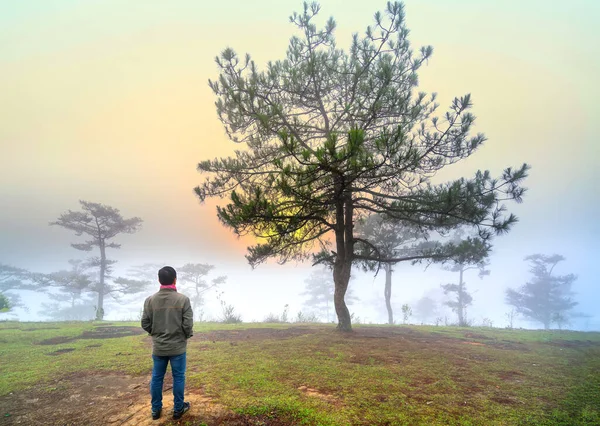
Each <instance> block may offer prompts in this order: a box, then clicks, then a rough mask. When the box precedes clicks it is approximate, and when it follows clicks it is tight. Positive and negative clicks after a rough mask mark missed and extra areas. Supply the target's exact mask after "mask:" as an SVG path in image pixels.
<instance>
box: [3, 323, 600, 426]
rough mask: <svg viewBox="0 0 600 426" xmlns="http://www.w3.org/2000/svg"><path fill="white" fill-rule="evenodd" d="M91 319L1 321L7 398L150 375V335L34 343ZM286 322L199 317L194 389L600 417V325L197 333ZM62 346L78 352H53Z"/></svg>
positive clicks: (478, 412) (274, 402)
mask: <svg viewBox="0 0 600 426" xmlns="http://www.w3.org/2000/svg"><path fill="white" fill-rule="evenodd" d="M95 325H99V324H95V323H61V324H57V323H0V396H2V395H6V394H8V393H9V392H18V391H23V390H25V389H27V388H28V387H31V386H34V385H36V386H42V387H43V386H45V383H50V380H51V379H52V378H53V377H55V376H56V375H57V374H61V375H68V374H69V373H76V372H81V371H94V372H95V371H111V370H112V371H120V372H126V373H128V374H131V375H149V373H150V370H151V363H152V361H151V358H150V356H149V355H150V347H149V343H150V342H149V338H148V337H147V336H145V335H139V336H129V337H122V338H112V339H98V340H96V339H83V338H78V339H77V340H74V341H71V342H66V343H61V344H58V345H49V346H44V345H40V344H39V342H40V341H42V340H44V339H49V338H55V337H59V336H63V337H67V338H74V337H77V336H80V335H81V334H82V333H83V332H85V331H90V330H93V329H94V327H95ZM114 325H115V326H117V325H118V326H121V325H122V326H134V327H138V324H137V323H114ZM49 327H59V328H58V329H48V328H49ZM290 327H292V326H291V325H289V324H235V325H222V324H206V323H200V324H197V325H196V326H195V331H194V333H195V334H196V338H195V339H193V340H192V341H191V342H190V344H189V346H188V374H187V387H188V389H191V388H198V389H201V390H202V392H203V393H204V394H205V395H206V396H209V397H211V398H212V400H213V401H215V402H216V403H218V404H221V405H223V406H225V407H227V408H228V409H229V410H231V412H233V413H236V414H237V415H239V416H243V417H245V418H249V419H260V421H261V422H263V424H291V425H294V424H297V425H344V424H355V425H386V424H388V425H395V424H428V425H434V424H440V425H446V424H448V425H482V424H485V425H512V424H514V425H534V424H547V425H554V424H556V425H595V424H600V333H580V332H553V331H551V332H548V331H524V330H503V329H483V328H456V327H433V326H395V327H373V326H357V327H355V329H356V333H352V334H350V335H345V334H340V333H338V332H336V331H335V329H334V327H333V326H329V325H327V326H325V325H324V326H310V327H309V330H308V331H307V332H306V334H299V335H298V334H295V335H289V336H279V335H273V336H269V335H263V334H261V335H260V336H258V335H253V336H252V335H251V336H250V337H249V338H235V337H233V336H231V339H226V340H223V339H222V338H221V339H219V338H216V339H214V341H213V340H212V339H208V340H207V339H202V338H201V337H202V335H203V333H207V332H219V333H221V332H222V333H226V332H230V333H231V332H235V331H237V332H238V333H242V332H243V330H247V329H259V328H260V329H264V328H271V329H275V330H278V331H282V332H284V333H285V332H286V330H287V329H288V328H290ZM32 329H33V330H32ZM26 330H27V331H26ZM263 331H264V330H263ZM205 336H206V335H205ZM225 336H226V337H227V336H229V335H225ZM98 344H100V345H101V346H100V347H90V345H98ZM67 348H73V349H75V350H74V351H72V352H68V353H63V354H61V355H59V356H49V355H48V354H49V353H50V352H54V351H57V350H60V349H67ZM48 390H49V391H51V389H48ZM269 422H272V423H269ZM277 422H278V423H277ZM190 424H194V423H190ZM200 424H201V423H195V425H200Z"/></svg>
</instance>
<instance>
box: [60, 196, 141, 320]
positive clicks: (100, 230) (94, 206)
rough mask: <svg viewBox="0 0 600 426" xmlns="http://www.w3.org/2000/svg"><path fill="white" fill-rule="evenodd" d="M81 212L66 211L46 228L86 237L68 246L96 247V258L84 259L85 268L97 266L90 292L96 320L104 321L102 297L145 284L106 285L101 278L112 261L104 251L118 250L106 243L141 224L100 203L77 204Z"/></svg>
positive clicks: (122, 280)
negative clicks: (95, 298)
mask: <svg viewBox="0 0 600 426" xmlns="http://www.w3.org/2000/svg"><path fill="white" fill-rule="evenodd" d="M79 203H80V204H81V210H82V211H72V210H68V211H67V212H66V213H63V214H61V215H60V216H59V218H58V219H57V220H56V221H55V222H51V223H50V225H56V226H60V227H62V228H65V229H68V230H71V231H73V232H75V235H77V236H81V235H84V234H85V235H86V236H88V237H90V239H88V240H87V241H85V242H83V243H74V244H71V246H73V248H75V249H77V250H82V251H86V252H89V251H91V250H92V249H93V248H94V247H97V248H98V250H99V252H100V256H99V257H92V258H91V259H89V260H88V265H89V266H93V267H98V268H99V270H100V279H99V281H98V282H97V283H96V284H94V285H92V286H90V289H92V291H94V292H96V293H97V294H98V302H97V303H98V304H97V306H96V319H97V320H102V319H103V318H104V296H105V295H107V294H111V293H115V292H117V293H131V292H137V291H140V290H142V289H143V287H144V286H145V283H142V282H139V281H137V280H130V279H127V278H118V279H116V280H114V284H116V285H112V286H111V285H109V284H107V283H106V282H105V279H106V277H107V275H108V273H109V272H110V265H111V264H113V263H114V261H112V260H110V259H108V258H107V257H106V249H107V248H113V249H118V248H120V247H121V245H120V244H117V243H115V242H110V241H111V240H112V239H113V238H115V237H116V236H117V235H119V234H132V233H134V232H137V231H138V230H139V229H140V227H141V224H142V219H140V218H138V217H133V218H130V219H125V218H124V217H123V216H122V215H121V213H120V212H119V210H118V209H116V208H114V207H110V206H106V205H104V204H99V203H91V202H89V201H79Z"/></svg>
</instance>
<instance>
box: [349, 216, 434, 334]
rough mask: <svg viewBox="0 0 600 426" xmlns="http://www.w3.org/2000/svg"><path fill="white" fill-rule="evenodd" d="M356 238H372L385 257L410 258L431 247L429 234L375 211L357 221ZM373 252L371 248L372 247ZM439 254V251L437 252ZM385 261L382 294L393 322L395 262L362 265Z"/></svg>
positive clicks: (373, 244) (368, 266)
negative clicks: (428, 239)
mask: <svg viewBox="0 0 600 426" xmlns="http://www.w3.org/2000/svg"><path fill="white" fill-rule="evenodd" d="M356 236H357V238H360V239H361V240H364V241H370V244H371V245H372V246H373V247H374V248H375V249H376V250H377V253H378V254H379V255H380V256H381V257H382V258H388V259H391V258H402V257H405V258H410V257H412V256H414V255H416V254H421V253H420V252H422V251H423V249H429V248H430V247H431V244H430V243H429V242H427V241H426V240H427V238H428V237H429V235H428V233H427V232H426V231H424V230H423V229H420V228H418V227H413V226H410V225H406V224H403V223H401V222H398V221H392V220H389V219H387V218H386V216H385V215H381V214H372V215H370V216H368V217H366V218H365V219H363V220H360V221H359V222H358V223H357V230H356ZM369 251H371V247H369ZM436 254H437V253H436ZM381 264H383V269H384V271H385V288H384V291H383V296H384V300H385V306H386V309H387V314H388V324H394V312H393V310H392V272H393V265H394V263H392V262H373V261H370V262H369V261H366V262H363V263H362V265H363V267H364V269H371V270H373V269H379V267H380V266H381Z"/></svg>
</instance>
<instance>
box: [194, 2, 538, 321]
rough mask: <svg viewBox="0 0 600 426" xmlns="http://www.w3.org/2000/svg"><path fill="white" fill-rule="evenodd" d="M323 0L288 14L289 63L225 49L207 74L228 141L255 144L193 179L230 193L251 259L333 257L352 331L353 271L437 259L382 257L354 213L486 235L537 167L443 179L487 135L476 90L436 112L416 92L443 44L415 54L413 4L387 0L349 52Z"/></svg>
mask: <svg viewBox="0 0 600 426" xmlns="http://www.w3.org/2000/svg"><path fill="white" fill-rule="evenodd" d="M319 10H320V6H319V5H318V4H317V3H311V4H308V3H305V6H304V10H303V11H302V12H300V13H294V14H293V15H292V17H291V22H292V23H293V24H294V25H295V26H296V27H297V29H298V31H299V35H298V36H294V37H292V38H291V40H290V43H289V48H288V50H287V53H286V56H285V58H284V59H283V60H278V61H273V62H269V63H268V64H267V66H266V69H265V70H264V71H261V70H259V68H258V67H257V65H256V64H255V63H254V62H253V61H252V60H251V58H250V56H249V55H246V56H245V57H240V56H238V55H237V54H236V53H235V52H234V51H233V50H232V49H230V48H227V49H225V50H223V52H222V54H221V55H220V56H219V57H218V58H217V60H216V61H217V66H218V67H219V72H220V73H219V76H218V78H217V80H216V81H210V82H209V84H210V87H211V89H212V90H213V91H214V93H215V94H216V96H217V101H216V108H217V113H218V116H219V119H220V120H221V122H222V123H223V125H224V127H225V131H226V132H227V134H228V136H229V137H230V139H231V140H233V141H234V142H237V143H243V144H245V145H246V147H244V148H243V149H239V150H237V151H236V152H235V155H234V156H233V157H229V158H218V159H215V160H212V161H211V160H207V161H202V162H201V163H200V164H199V165H198V170H199V171H200V172H203V173H207V174H208V176H207V178H206V179H205V180H204V182H203V183H202V184H201V185H200V186H198V187H197V188H196V194H197V195H198V197H199V198H200V200H201V201H204V200H206V199H207V198H209V197H228V198H229V202H228V203H227V204H226V205H225V206H219V207H218V209H217V214H218V217H219V219H220V220H221V221H222V222H223V223H224V224H225V225H226V226H228V227H230V228H231V229H232V230H233V231H234V232H235V233H236V234H237V235H248V234H249V235H252V236H254V237H255V238H256V240H257V244H256V245H254V246H252V247H249V249H248V255H247V259H248V261H249V263H250V264H251V265H252V266H253V267H254V266H257V265H259V264H261V263H262V262H265V261H266V260H267V259H269V258H277V259H278V260H279V261H280V262H286V261H289V260H305V259H307V258H309V257H310V256H311V255H312V254H314V252H315V251H316V250H318V249H321V252H320V255H319V256H317V258H316V259H315V260H316V261H317V262H326V263H328V264H331V265H332V266H333V268H332V269H333V271H332V276H333V280H334V282H335V293H334V297H333V304H334V308H335V312H336V314H337V318H338V329H340V330H342V331H350V330H351V329H352V321H351V318H350V311H349V310H348V307H347V305H346V301H345V296H346V293H347V291H348V284H349V281H350V276H351V271H352V266H353V264H354V263H356V262H359V261H376V262H382V263H389V262H397V261H400V260H416V259H419V258H423V257H422V256H426V258H431V256H432V254H433V253H422V254H418V255H416V256H414V257H412V258H411V259H405V258H402V259H396V258H385V257H383V256H380V255H378V254H377V251H376V250H375V251H369V248H373V244H372V242H371V241H369V240H364V239H359V238H357V237H356V235H355V232H354V226H355V224H356V222H357V220H359V219H361V218H362V217H364V216H366V215H368V214H370V213H382V214H384V215H386V216H388V217H390V218H394V219H396V220H398V221H401V222H404V223H405V224H409V223H410V224H413V225H415V226H418V227H421V228H423V229H439V228H443V229H453V228H455V227H457V226H460V225H468V226H472V227H476V228H477V230H478V231H479V238H481V239H483V240H489V239H490V238H492V236H493V235H494V234H500V233H504V232H507V231H508V230H509V228H510V227H511V225H512V224H513V223H515V221H516V218H515V217H514V216H513V215H505V211H506V208H505V205H504V204H503V203H504V201H506V200H517V201H520V200H521V196H522V194H523V191H524V189H523V188H522V187H521V185H520V183H521V181H522V180H523V179H524V178H525V177H526V175H527V169H528V167H527V166H526V165H523V166H521V167H518V168H517V169H512V168H507V169H506V170H505V171H504V172H503V173H502V175H501V176H500V177H499V178H493V177H492V176H491V175H490V173H489V172H487V171H478V172H477V173H476V174H475V176H473V177H472V178H470V179H466V178H461V179H457V180H455V181H453V182H448V183H445V184H439V185H433V184H432V183H431V178H432V177H433V176H434V175H435V174H436V173H437V172H438V171H439V170H442V169H443V168H444V167H446V166H449V165H452V164H454V163H457V162H459V161H461V160H463V159H465V158H467V157H469V156H470V155H471V154H473V153H474V152H475V151H476V150H477V149H478V148H479V147H480V146H481V145H482V143H483V142H484V141H485V137H484V135H482V134H477V135H472V134H471V131H472V127H473V124H474V122H475V117H474V116H473V115H472V114H471V113H470V111H469V110H470V109H471V107H472V101H471V97H470V95H468V94H467V95H465V96H463V97H460V98H455V99H454V100H453V101H452V103H451V105H450V107H449V110H448V112H446V113H445V114H437V113H436V110H437V107H438V105H437V104H436V96H435V94H434V95H432V96H427V95H426V94H425V93H422V92H418V76H417V71H418V69H419V68H420V67H421V66H422V65H423V64H424V63H426V62H427V61H428V60H429V58H430V57H431V54H432V52H433V48H432V47H430V46H428V47H423V48H421V49H419V50H413V49H412V48H411V47H410V43H409V41H408V34H409V31H408V29H407V27H406V23H405V19H404V6H403V5H402V3H400V2H390V3H388V6H387V8H386V10H385V12H384V13H377V14H375V23H374V26H370V27H367V30H366V31H365V33H364V35H359V34H355V35H354V36H353V38H352V40H351V45H350V48H349V49H347V50H343V49H341V48H340V45H339V44H337V43H336V40H335V36H334V31H335V27H336V24H335V21H334V20H333V18H331V19H329V20H327V22H326V23H325V25H324V27H322V28H318V27H317V25H316V23H315V20H316V16H317V15H318V13H319Z"/></svg>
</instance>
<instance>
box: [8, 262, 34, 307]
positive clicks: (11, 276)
mask: <svg viewBox="0 0 600 426" xmlns="http://www.w3.org/2000/svg"><path fill="white" fill-rule="evenodd" d="M36 275H38V274H32V273H30V272H29V271H27V270H25V269H21V268H16V267H14V266H11V265H5V264H3V263H0V293H3V294H4V296H5V297H6V298H7V299H8V301H9V302H10V306H11V308H23V309H25V310H28V308H27V306H26V305H25V304H24V303H23V302H22V301H21V296H20V295H19V294H18V292H19V291H21V290H32V291H44V288H43V287H42V286H40V285H39V283H37V282H36V280H35V279H34V277H35V276H36Z"/></svg>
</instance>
